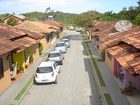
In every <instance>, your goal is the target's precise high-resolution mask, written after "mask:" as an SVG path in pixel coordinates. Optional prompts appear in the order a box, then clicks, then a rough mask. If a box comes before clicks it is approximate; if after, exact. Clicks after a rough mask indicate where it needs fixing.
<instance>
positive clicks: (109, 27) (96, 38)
mask: <svg viewBox="0 0 140 105" xmlns="http://www.w3.org/2000/svg"><path fill="white" fill-rule="evenodd" d="M114 25H115V22H104V23H100V24H97V25H96V26H92V27H91V28H88V29H87V31H88V33H89V34H91V37H92V40H93V42H94V46H95V48H97V49H99V43H100V38H101V37H103V36H104V35H105V34H109V33H114V32H117V31H116V29H115V27H114Z"/></svg>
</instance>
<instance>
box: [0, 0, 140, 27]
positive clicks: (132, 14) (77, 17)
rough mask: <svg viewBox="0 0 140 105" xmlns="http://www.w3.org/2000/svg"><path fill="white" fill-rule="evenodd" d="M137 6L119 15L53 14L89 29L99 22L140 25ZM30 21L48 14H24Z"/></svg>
mask: <svg viewBox="0 0 140 105" xmlns="http://www.w3.org/2000/svg"><path fill="white" fill-rule="evenodd" d="M137 4H138V5H137V6H130V7H128V8H127V7H124V8H122V10H121V11H120V12H119V13H114V12H113V11H108V12H105V13H100V12H98V11H95V10H94V11H93V10H90V11H87V12H84V13H81V14H72V13H64V12H60V11H56V12H53V13H52V15H53V16H54V20H55V21H58V22H62V23H64V24H65V25H74V26H83V27H87V26H90V25H94V24H95V23H96V22H97V21H119V20H129V21H131V22H132V23H133V24H136V25H140V0H139V1H138V2H137ZM7 15H8V14H3V15H0V22H2V20H3V18H4V16H7ZM22 15H25V16H26V17H27V18H28V20H33V21H38V20H40V21H43V20H47V17H48V13H45V12H37V11H36V12H30V13H23V14H22Z"/></svg>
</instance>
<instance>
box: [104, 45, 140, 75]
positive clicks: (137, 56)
mask: <svg viewBox="0 0 140 105" xmlns="http://www.w3.org/2000/svg"><path fill="white" fill-rule="evenodd" d="M107 51H108V52H109V53H110V54H111V55H112V56H113V57H114V58H115V59H116V60H117V61H118V62H119V64H120V65H121V66H122V67H123V68H124V69H125V70H127V71H128V72H129V73H131V74H135V73H140V66H139V65H140V52H139V50H138V49H136V48H134V47H132V46H129V45H127V44H125V43H120V44H118V45H115V46H113V47H110V48H108V49H107Z"/></svg>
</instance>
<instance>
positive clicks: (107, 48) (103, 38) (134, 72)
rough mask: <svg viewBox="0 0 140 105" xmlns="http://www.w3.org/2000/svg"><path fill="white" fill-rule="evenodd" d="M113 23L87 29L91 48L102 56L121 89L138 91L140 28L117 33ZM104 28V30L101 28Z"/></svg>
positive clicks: (139, 88)
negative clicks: (91, 41)
mask: <svg viewBox="0 0 140 105" xmlns="http://www.w3.org/2000/svg"><path fill="white" fill-rule="evenodd" d="M114 25H115V24H114V22H113V23H100V24H98V25H97V27H96V26H94V27H92V28H89V29H87V31H88V34H90V35H91V36H92V37H93V42H94V44H93V46H94V47H96V48H97V51H99V53H100V54H101V55H102V57H103V58H104V60H105V63H106V64H107V66H108V67H109V69H110V70H111V72H112V74H113V75H114V76H115V77H116V78H118V80H119V81H120V83H121V84H122V87H123V88H124V89H128V88H129V87H130V86H131V87H133V88H135V89H136V90H140V66H139V60H140V59H139V57H140V50H139V45H140V40H139V37H140V28H139V27H137V26H133V27H132V29H129V30H126V31H124V32H118V31H117V30H116V29H115V27H114ZM103 27H104V28H103Z"/></svg>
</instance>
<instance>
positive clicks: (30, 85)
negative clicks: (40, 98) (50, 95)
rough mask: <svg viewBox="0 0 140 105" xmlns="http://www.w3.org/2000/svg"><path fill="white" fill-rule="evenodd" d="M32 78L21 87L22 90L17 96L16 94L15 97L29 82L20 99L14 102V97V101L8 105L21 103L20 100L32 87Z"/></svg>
mask: <svg viewBox="0 0 140 105" xmlns="http://www.w3.org/2000/svg"><path fill="white" fill-rule="evenodd" d="M32 79H33V76H31V77H30V78H29V79H28V80H27V81H26V83H25V84H24V86H23V88H21V90H20V91H19V92H18V94H17V96H18V95H19V94H20V92H21V91H22V90H23V89H24V87H25V86H26V85H27V84H28V82H30V81H31V82H30V83H29V84H28V87H27V89H26V90H25V91H24V93H23V94H22V96H21V97H20V99H19V100H16V97H17V96H16V97H15V99H14V100H13V101H12V102H11V103H10V105H19V103H20V102H21V100H22V99H23V98H24V96H25V95H26V94H27V92H28V91H29V90H30V88H31V87H32V86H33V80H32Z"/></svg>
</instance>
